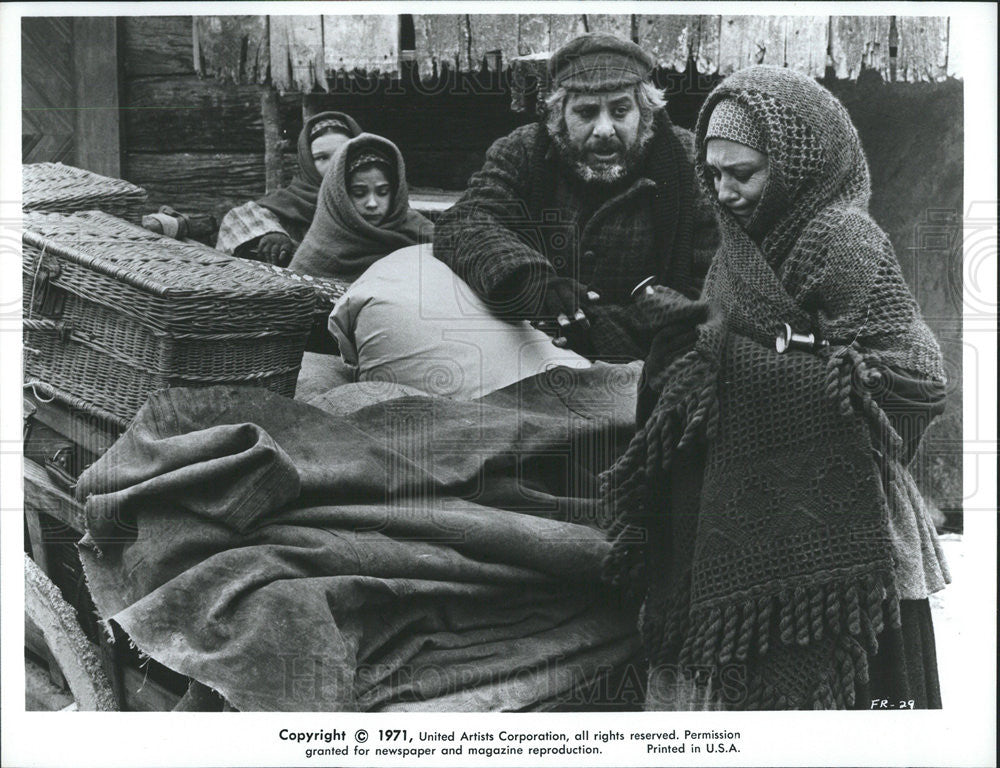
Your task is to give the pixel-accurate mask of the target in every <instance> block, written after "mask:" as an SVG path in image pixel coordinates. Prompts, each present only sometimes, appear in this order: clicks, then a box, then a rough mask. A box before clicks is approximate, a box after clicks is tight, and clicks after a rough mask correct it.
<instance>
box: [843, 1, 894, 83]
mask: <svg viewBox="0 0 1000 768" xmlns="http://www.w3.org/2000/svg"><path fill="white" fill-rule="evenodd" d="M830 21H831V23H830V33H829V34H830V41H829V42H830V52H831V57H832V59H833V68H834V71H835V72H836V73H837V77H839V78H841V79H850V80H855V79H857V77H858V75H859V74H860V73H861V71H862V70H863V69H873V70H875V71H876V72H878V73H879V74H880V75H882V76H883V77H884V78H886V79H888V75H889V17H888V16H832V17H831V19H830Z"/></svg>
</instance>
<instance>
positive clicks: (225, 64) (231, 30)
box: [193, 16, 271, 83]
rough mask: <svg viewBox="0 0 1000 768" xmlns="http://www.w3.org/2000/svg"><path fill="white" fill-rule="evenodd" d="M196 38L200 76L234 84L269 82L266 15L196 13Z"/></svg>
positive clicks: (268, 47)
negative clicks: (205, 14) (216, 78)
mask: <svg viewBox="0 0 1000 768" xmlns="http://www.w3.org/2000/svg"><path fill="white" fill-rule="evenodd" d="M193 40H194V64H195V69H196V70H197V72H198V74H199V75H202V76H203V77H218V78H220V79H223V80H229V81H231V82H234V83H264V82H267V73H268V69H269V67H270V64H271V62H270V41H269V35H268V17H267V16H195V17H194V34H193Z"/></svg>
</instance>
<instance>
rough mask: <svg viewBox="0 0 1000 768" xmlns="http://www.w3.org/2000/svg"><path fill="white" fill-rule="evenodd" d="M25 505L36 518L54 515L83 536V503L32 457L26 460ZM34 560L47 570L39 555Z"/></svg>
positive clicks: (26, 510)
mask: <svg viewBox="0 0 1000 768" xmlns="http://www.w3.org/2000/svg"><path fill="white" fill-rule="evenodd" d="M24 507H25V512H26V513H27V512H29V511H30V512H31V513H32V514H34V515H35V516H36V518H37V517H38V516H39V515H49V516H50V517H54V518H55V519H56V520H58V521H59V522H61V523H63V524H64V525H67V526H69V527H70V528H72V529H73V530H74V531H76V532H77V533H79V534H80V535H81V536H82V535H83V533H84V531H85V529H86V516H85V515H84V512H83V505H82V504H80V503H79V502H78V501H77V500H76V499H74V498H73V497H72V496H70V495H69V494H68V493H66V492H65V491H63V490H62V489H60V488H58V487H57V486H56V484H55V483H54V482H52V480H51V479H50V478H49V475H48V473H47V472H46V471H45V469H44V468H43V467H42V466H41V465H39V464H36V463H35V462H34V461H32V460H31V459H25V460H24ZM34 560H35V562H36V563H38V566H39V567H40V568H42V570H43V571H45V570H46V568H45V567H44V566H43V564H42V563H41V562H39V560H38V558H37V557H35V558H34Z"/></svg>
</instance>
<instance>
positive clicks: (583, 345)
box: [541, 277, 600, 357]
mask: <svg viewBox="0 0 1000 768" xmlns="http://www.w3.org/2000/svg"><path fill="white" fill-rule="evenodd" d="M543 291H544V292H543V294H542V310H541V319H542V320H543V321H546V322H551V321H552V320H555V323H556V326H555V327H556V333H557V335H556V337H555V338H554V339H553V340H552V343H553V344H555V345H556V346H557V347H561V348H563V349H571V350H573V351H574V352H576V353H577V354H580V355H583V356H584V357H588V356H590V355H592V354H593V351H594V349H593V348H594V344H593V340H592V339H591V338H590V320H589V319H588V318H587V313H586V307H587V305H588V304H589V303H590V302H591V301H594V300H596V299H598V298H600V297H599V296H598V295H597V294H596V293H594V292H593V291H588V290H587V287H586V286H585V285H583V284H582V283H580V282H578V281H576V280H574V279H572V278H570V277H550V278H547V279H546V281H545V284H544V286H543Z"/></svg>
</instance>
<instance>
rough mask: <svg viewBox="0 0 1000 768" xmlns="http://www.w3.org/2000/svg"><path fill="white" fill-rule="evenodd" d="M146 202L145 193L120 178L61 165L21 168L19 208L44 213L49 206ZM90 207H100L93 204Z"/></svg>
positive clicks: (39, 165)
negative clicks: (111, 201) (115, 200)
mask: <svg viewBox="0 0 1000 768" xmlns="http://www.w3.org/2000/svg"><path fill="white" fill-rule="evenodd" d="M112 198H114V199H128V200H131V201H134V202H135V203H140V204H141V203H144V202H145V201H146V190H144V189H143V188H142V187H137V186H136V185H135V184H131V183H129V182H127V181H125V180H123V179H113V178H111V177H109V176H101V175H100V174H98V173H94V172H92V171H87V170H84V169H83V168H75V167H73V166H72V165H63V164H62V163H29V164H28V165H23V166H21V207H22V208H23V209H24V210H25V211H31V210H44V209H45V208H46V207H49V206H52V205H61V206H73V205H74V204H83V203H86V202H89V201H95V200H101V199H112ZM90 207H94V208H96V207H99V206H98V205H97V203H96V202H95V203H94V204H93V205H92V206H90Z"/></svg>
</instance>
